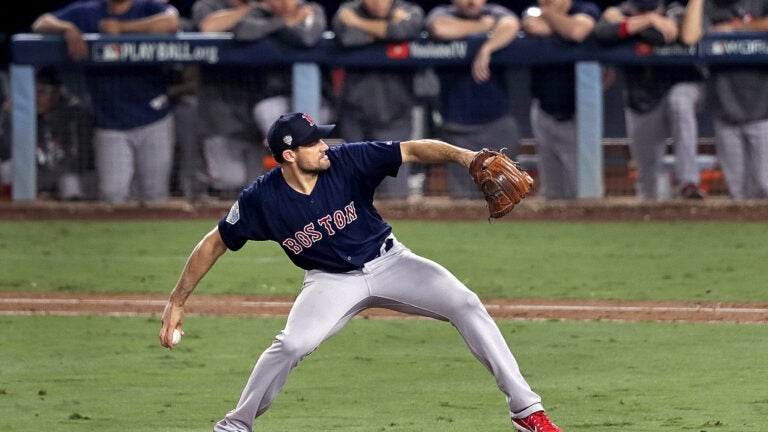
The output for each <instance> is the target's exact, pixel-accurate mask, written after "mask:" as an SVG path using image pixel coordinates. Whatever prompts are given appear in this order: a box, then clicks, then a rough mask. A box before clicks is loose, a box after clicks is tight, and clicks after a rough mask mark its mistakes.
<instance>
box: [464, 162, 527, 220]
mask: <svg viewBox="0 0 768 432" xmlns="http://www.w3.org/2000/svg"><path fill="white" fill-rule="evenodd" d="M502 150H503V149H502ZM489 158H493V160H491V161H490V163H488V165H487V166H484V165H486V161H487V160H488V159H489ZM469 173H470V175H472V179H473V180H474V181H475V183H476V184H477V186H478V187H479V188H480V191H481V192H482V193H483V195H485V200H486V201H487V202H488V213H489V218H488V220H490V219H491V218H500V217H502V216H504V215H506V214H507V213H509V212H510V211H512V209H513V208H514V207H515V204H517V203H519V202H520V200H522V199H523V198H525V196H526V195H528V192H530V191H531V186H533V178H532V177H531V176H530V175H528V173H527V172H525V171H523V170H522V169H520V166H519V165H518V164H517V162H515V161H513V160H512V159H510V158H509V157H507V156H506V155H505V154H504V153H502V152H500V151H496V150H489V149H487V148H486V149H482V150H480V151H479V152H478V153H477V154H476V155H475V157H474V158H472V162H471V163H470V164H469Z"/></svg>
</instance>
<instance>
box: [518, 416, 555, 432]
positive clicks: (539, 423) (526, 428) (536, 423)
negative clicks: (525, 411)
mask: <svg viewBox="0 0 768 432" xmlns="http://www.w3.org/2000/svg"><path fill="white" fill-rule="evenodd" d="M512 425H514V426H515V429H517V430H519V431H520V432H563V430H562V429H560V428H559V427H557V425H555V424H554V423H552V421H551V420H550V419H549V417H547V415H546V414H545V413H544V411H536V412H535V413H533V414H531V415H529V416H528V417H526V418H521V419H519V418H513V419H512Z"/></svg>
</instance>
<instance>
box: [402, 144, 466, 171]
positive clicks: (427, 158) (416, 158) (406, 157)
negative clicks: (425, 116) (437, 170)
mask: <svg viewBox="0 0 768 432" xmlns="http://www.w3.org/2000/svg"><path fill="white" fill-rule="evenodd" d="M400 156H401V157H402V160H403V163H407V162H420V163H432V164H435V163H447V162H456V163H459V164H461V165H464V166H465V167H468V166H469V164H470V162H472V158H473V157H474V156H475V152H474V151H472V150H467V149H465V148H461V147H456V146H454V145H452V144H448V143H447V142H444V141H439V140H434V139H418V140H410V141H402V142H401V143H400Z"/></svg>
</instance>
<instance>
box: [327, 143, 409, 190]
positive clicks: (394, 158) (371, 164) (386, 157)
mask: <svg viewBox="0 0 768 432" xmlns="http://www.w3.org/2000/svg"><path fill="white" fill-rule="evenodd" d="M340 150H342V155H345V156H346V157H348V158H350V159H352V164H353V166H354V167H355V169H356V170H357V171H358V174H359V175H358V177H359V178H362V179H366V180H367V181H368V183H369V185H370V186H371V187H373V188H375V187H376V186H378V185H379V183H381V181H382V180H384V178H385V177H386V176H391V177H395V176H397V171H398V170H399V169H400V165H401V164H402V163H403V160H402V155H401V154H400V141H368V142H360V143H347V144H344V145H342V146H341V147H340Z"/></svg>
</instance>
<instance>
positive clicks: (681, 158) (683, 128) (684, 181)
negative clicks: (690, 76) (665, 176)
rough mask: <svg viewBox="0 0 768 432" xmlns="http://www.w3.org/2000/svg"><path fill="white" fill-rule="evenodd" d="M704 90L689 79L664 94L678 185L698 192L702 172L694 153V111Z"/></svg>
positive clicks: (696, 138)
mask: <svg viewBox="0 0 768 432" xmlns="http://www.w3.org/2000/svg"><path fill="white" fill-rule="evenodd" d="M703 91H704V90H703V84H702V83H701V82H698V81H689V82H680V83H677V84H675V85H674V86H672V88H671V89H670V90H669V94H668V95H667V104H668V106H669V123H670V129H671V132H672V138H673V140H674V149H675V177H676V179H677V186H678V187H679V188H680V189H682V188H685V187H688V186H689V185H692V186H693V187H695V188H696V189H691V191H692V192H691V194H693V193H694V192H698V186H699V182H700V181H701V172H700V170H699V163H698V161H697V160H696V156H697V154H698V144H699V143H698V140H699V123H698V118H697V114H698V109H699V106H700V104H701V100H702V92H703ZM691 197H693V196H691Z"/></svg>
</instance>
